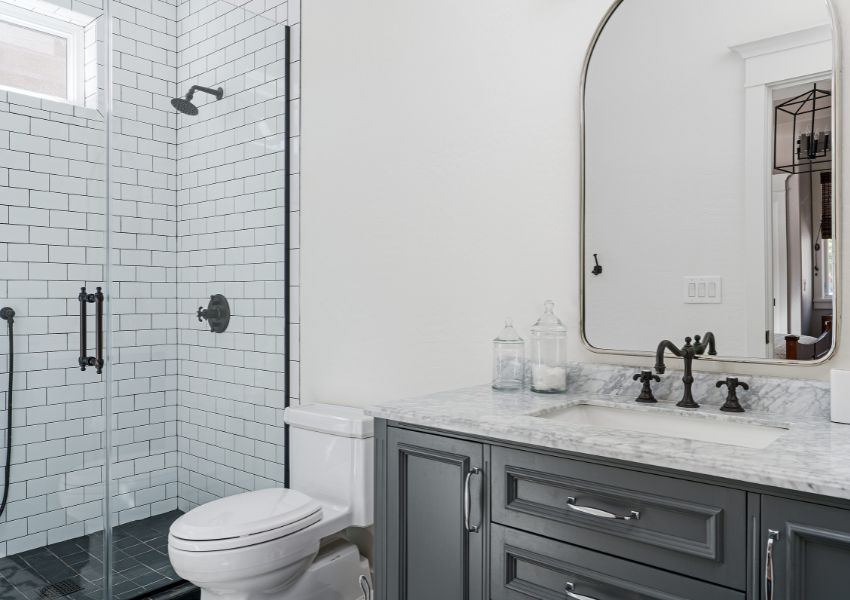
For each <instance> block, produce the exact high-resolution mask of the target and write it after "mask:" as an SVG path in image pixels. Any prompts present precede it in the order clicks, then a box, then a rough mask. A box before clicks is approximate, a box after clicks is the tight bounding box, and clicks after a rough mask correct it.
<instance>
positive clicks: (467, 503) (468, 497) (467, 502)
mask: <svg viewBox="0 0 850 600" xmlns="http://www.w3.org/2000/svg"><path fill="white" fill-rule="evenodd" d="M479 473H481V469H479V468H478V467H472V468H471V469H469V472H467V474H466V480H465V481H464V482H463V528H464V529H465V530H466V531H467V532H469V533H478V530H479V529H481V523H480V522H479V523H478V525H470V523H469V517H470V513H471V512H472V491H471V490H470V489H469V483H470V480H471V479H472V476H473V475H478V474H479Z"/></svg>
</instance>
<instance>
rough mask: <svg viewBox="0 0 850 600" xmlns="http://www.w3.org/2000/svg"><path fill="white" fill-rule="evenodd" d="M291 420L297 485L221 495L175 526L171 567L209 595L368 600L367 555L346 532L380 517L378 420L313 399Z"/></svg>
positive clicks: (290, 414) (218, 598) (245, 599)
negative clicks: (375, 488) (376, 511)
mask: <svg viewBox="0 0 850 600" xmlns="http://www.w3.org/2000/svg"><path fill="white" fill-rule="evenodd" d="M285 420H286V422H287V423H289V426H290V430H289V431H290V438H289V439H290V480H291V485H292V489H283V488H273V489H265V490H258V491H255V492H246V493H244V494H237V495H235V496H229V497H227V498H221V499H219V500H214V501H212V502H208V503H207V504H204V505H201V506H199V507H197V508H195V509H193V510H190V511H189V512H188V513H186V514H185V515H183V516H182V517H180V518H179V519H177V520H176V521H175V522H174V523H173V524H172V525H171V529H170V531H169V535H168V556H169V558H170V559H171V564H172V565H173V567H174V570H175V571H176V572H177V574H178V575H179V576H180V577H182V578H184V579H186V580H188V581H191V582H192V583H194V584H195V585H197V586H198V587H199V588H201V599H202V600H260V599H263V600H361V599H363V598H364V595H365V594H364V591H362V590H363V589H364V588H363V587H362V586H363V585H365V584H363V583H361V576H362V577H365V578H366V580H367V581H370V580H371V578H370V574H369V562H368V561H367V560H366V559H365V558H363V557H362V556H361V553H360V551H359V550H358V548H357V547H356V546H355V545H354V544H352V543H351V542H349V541H347V540H346V539H345V538H344V537H343V535H342V534H343V532H344V531H345V530H346V529H347V528H349V527H369V526H371V525H372V522H373V492H372V483H373V479H374V467H373V447H374V441H373V439H372V438H373V423H372V419H371V417H367V416H365V415H364V414H363V412H362V411H360V410H357V409H354V408H348V407H344V406H330V405H321V404H315V405H310V406H303V407H291V408H288V409H286V413H285ZM366 600H368V599H366Z"/></svg>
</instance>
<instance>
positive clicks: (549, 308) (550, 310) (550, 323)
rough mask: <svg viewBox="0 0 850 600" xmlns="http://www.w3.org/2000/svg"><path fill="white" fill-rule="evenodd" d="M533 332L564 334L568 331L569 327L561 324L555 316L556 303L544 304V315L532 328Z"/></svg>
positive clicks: (549, 301)
mask: <svg viewBox="0 0 850 600" xmlns="http://www.w3.org/2000/svg"><path fill="white" fill-rule="evenodd" d="M531 331H533V332H538V333H539V332H564V333H566V331H567V326H566V325H564V324H563V322H561V319H559V318H558V317H557V315H555V303H554V302H552V301H551V300H547V301H546V302H545V303H544V304H543V314H542V315H541V317H540V318H539V319H537V322H536V323H535V324H534V325H532V326H531Z"/></svg>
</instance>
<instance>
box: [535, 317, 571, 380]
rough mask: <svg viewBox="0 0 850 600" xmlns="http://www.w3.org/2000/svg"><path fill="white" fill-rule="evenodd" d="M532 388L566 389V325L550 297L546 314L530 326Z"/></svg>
mask: <svg viewBox="0 0 850 600" xmlns="http://www.w3.org/2000/svg"><path fill="white" fill-rule="evenodd" d="M531 391H532V392H540V393H542V394H558V393H561V392H565V391H567V327H566V326H565V325H564V324H563V323H562V322H561V320H560V319H559V318H558V317H557V316H555V303H554V302H552V301H551V300H547V301H546V303H545V304H544V312H543V316H541V317H540V318H539V319H538V320H537V323H535V324H534V325H533V326H532V327H531Z"/></svg>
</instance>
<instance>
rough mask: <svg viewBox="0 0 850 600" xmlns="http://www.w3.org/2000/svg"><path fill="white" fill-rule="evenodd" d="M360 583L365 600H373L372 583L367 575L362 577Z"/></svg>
mask: <svg viewBox="0 0 850 600" xmlns="http://www.w3.org/2000/svg"><path fill="white" fill-rule="evenodd" d="M357 581H358V582H359V583H360V590H361V591H362V592H363V600H372V582H371V581H369V578H368V577H366V576H365V575H361V576H360V578H359V579H358V580H357Z"/></svg>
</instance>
